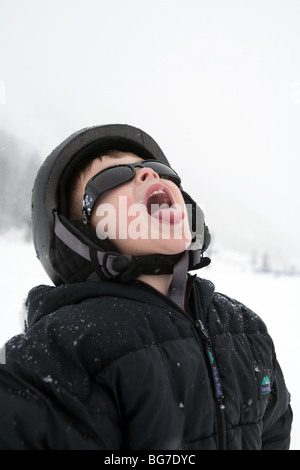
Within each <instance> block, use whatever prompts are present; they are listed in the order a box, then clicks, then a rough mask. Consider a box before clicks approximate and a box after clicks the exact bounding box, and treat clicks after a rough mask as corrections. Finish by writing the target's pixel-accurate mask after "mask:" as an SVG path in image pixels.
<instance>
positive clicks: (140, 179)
mask: <svg viewBox="0 0 300 470" xmlns="http://www.w3.org/2000/svg"><path fill="white" fill-rule="evenodd" d="M151 178H154V179H159V175H158V173H156V172H155V171H154V170H152V168H146V167H145V168H137V169H136V176H135V179H136V182H137V183H144V182H145V181H147V180H148V179H151Z"/></svg>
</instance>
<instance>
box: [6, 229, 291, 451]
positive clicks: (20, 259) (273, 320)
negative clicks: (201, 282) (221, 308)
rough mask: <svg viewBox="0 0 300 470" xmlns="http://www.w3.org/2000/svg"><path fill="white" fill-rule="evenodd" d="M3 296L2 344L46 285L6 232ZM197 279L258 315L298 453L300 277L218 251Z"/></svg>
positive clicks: (27, 247)
mask: <svg viewBox="0 0 300 470" xmlns="http://www.w3.org/2000/svg"><path fill="white" fill-rule="evenodd" d="M0 256H1V258H0V259H1V271H0V276H1V284H0V285H1V298H2V306H3V308H2V310H1V313H0V346H1V345H3V343H4V342H5V341H6V340H7V339H9V338H10V337H11V336H13V335H15V334H18V333H20V332H21V329H22V325H21V320H20V318H21V315H20V313H21V312H22V305H23V301H24V299H25V297H26V295H27V292H28V290H29V289H30V288H31V287H33V286H35V285H37V284H43V283H45V284H49V281H48V278H47V276H46V274H45V273H44V271H43V269H42V267H41V266H40V264H39V262H38V261H37V259H36V257H35V253H34V250H33V247H32V245H31V243H24V241H22V239H21V237H20V235H19V234H17V233H14V232H10V233H9V234H6V235H5V236H2V237H0ZM201 276H202V277H205V278H208V279H210V280H211V281H213V282H214V283H215V286H216V290H217V291H219V292H223V293H225V294H227V295H230V296H232V297H234V298H236V299H238V300H240V301H241V302H243V303H244V304H246V305H247V306H248V307H250V308H251V309H252V310H254V311H255V312H256V313H258V314H259V315H260V316H261V317H262V318H263V320H264V321H265V323H266V324H267V326H268V329H269V332H270V333H271V336H272V337H273V340H274V342H275V345H276V351H277V357H278V359H279V362H280V364H281V367H282V369H283V371H284V374H285V378H286V383H287V385H288V388H289V390H290V392H291V394H292V405H293V410H294V425H293V433H292V444H291V448H292V449H294V450H296V449H297V450H299V449H300V418H299V411H300V405H299V403H300V399H299V401H298V393H297V392H298V387H299V386H300V369H299V367H298V366H297V357H299V353H298V345H297V344H298V335H299V333H300V276H274V275H272V274H262V273H260V274H258V273H253V271H252V269H251V267H250V263H249V259H247V257H242V256H238V255H237V254H235V253H228V252H222V251H221V252H219V253H216V254H215V256H214V258H213V263H212V265H211V267H208V268H205V269H204V270H203V271H201Z"/></svg>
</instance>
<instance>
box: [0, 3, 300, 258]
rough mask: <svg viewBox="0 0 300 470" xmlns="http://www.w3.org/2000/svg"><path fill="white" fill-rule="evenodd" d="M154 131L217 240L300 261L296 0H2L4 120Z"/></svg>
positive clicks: (46, 147)
mask: <svg viewBox="0 0 300 470" xmlns="http://www.w3.org/2000/svg"><path fill="white" fill-rule="evenodd" d="M106 123H128V124H132V125H135V126H137V127H140V128H142V129H143V130H144V131H146V132H148V133H149V134H150V135H152V137H154V138H155V140H157V142H158V143H159V145H160V146H161V147H162V149H163V150H164V152H165V153H166V155H167V157H168V159H169V160H170V162H171V163H172V165H173V167H174V168H175V169H176V170H177V171H178V172H179V173H180V175H181V176H182V180H183V185H184V188H185V189H186V190H188V191H189V192H190V194H191V195H192V196H193V198H194V199H196V200H197V201H198V203H200V204H201V205H202V206H203V208H204V211H205V214H206V221H207V224H208V225H209V226H210V229H211V231H212V232H213V235H214V243H215V246H216V247H217V246H219V247H224V248H230V249H234V248H235V249H238V250H243V251H246V252H253V251H254V250H257V251H258V252H269V253H270V254H271V255H272V256H273V257H274V256H275V255H276V257H278V259H287V260H289V262H293V259H294V261H295V262H296V263H297V264H298V265H300V237H299V230H300V217H299V201H300V197H299V196H300V194H299V193H300V190H299V176H300V158H299V157H300V153H299V151H300V137H299V124H300V1H299V0H247V1H246V0H149V1H148V0H146V1H144V0H125V1H124V0H109V1H107V0H105V1H104V0H72V1H71V0H51V1H49V0H47V1H45V0H0V128H2V129H4V130H7V131H9V132H11V133H13V134H15V135H16V136H17V137H20V138H22V139H24V140H26V141H27V142H28V143H29V144H31V145H32V146H33V147H35V148H37V149H38V151H39V152H40V155H41V160H42V159H44V158H45V157H46V155H47V154H48V153H49V152H50V151H51V150H52V148H54V147H55V146H56V145H57V144H58V143H59V142H61V141H62V140H63V139H64V138H66V137H67V136H68V135H69V134H71V133H72V132H73V131H75V130H78V129H80V128H83V127H86V126H89V125H95V124H106Z"/></svg>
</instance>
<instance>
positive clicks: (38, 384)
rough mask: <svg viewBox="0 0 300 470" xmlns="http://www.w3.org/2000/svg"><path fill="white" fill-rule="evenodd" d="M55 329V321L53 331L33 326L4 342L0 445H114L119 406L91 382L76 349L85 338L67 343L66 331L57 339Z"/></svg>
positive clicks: (32, 447) (36, 447) (11, 447)
mask: <svg viewBox="0 0 300 470" xmlns="http://www.w3.org/2000/svg"><path fill="white" fill-rule="evenodd" d="M85 328H86V327H85ZM91 329H92V327H91ZM63 331H64V330H63ZM58 332H59V328H58V325H56V324H55V325H54V332H51V331H49V328H48V329H45V328H44V330H43V329H42V328H40V329H39V330H38V331H34V329H33V330H32V331H30V332H28V334H26V335H19V336H16V337H14V338H12V339H11V340H10V341H9V342H8V343H7V345H6V352H7V355H6V363H5V364H3V365H0V449H2V450H39V449H41V450H44V449H45V450H47V449H49V450H51V449H53V450H93V449H97V450H104V449H112V450H114V449H120V447H121V445H122V433H121V430H120V429H121V427H120V420H119V412H118V410H117V408H116V405H115V403H114V400H113V397H112V396H111V393H110V391H109V390H108V389H107V388H106V387H105V386H103V387H99V386H95V384H94V383H93V379H92V373H91V372H90V370H88V369H87V366H86V363H85V357H84V354H83V353H82V352H81V348H82V349H83V350H86V349H87V346H86V344H83V345H82V344H81V343H80V340H78V345H77V346H76V348H74V347H73V348H70V347H69V346H70V344H69V343H68V340H67V337H68V336H66V335H65V334H64V335H62V336H61V337H60V338H59V339H60V340H58V336H57V335H58ZM80 333H81V332H80ZM69 336H70V334H69ZM79 336H80V335H79ZM89 342H90V341H89ZM72 344H73V339H72ZM62 357H63V358H64V360H63V361H62V359H61V358H62ZM86 362H87V361H86ZM89 362H90V361H89Z"/></svg>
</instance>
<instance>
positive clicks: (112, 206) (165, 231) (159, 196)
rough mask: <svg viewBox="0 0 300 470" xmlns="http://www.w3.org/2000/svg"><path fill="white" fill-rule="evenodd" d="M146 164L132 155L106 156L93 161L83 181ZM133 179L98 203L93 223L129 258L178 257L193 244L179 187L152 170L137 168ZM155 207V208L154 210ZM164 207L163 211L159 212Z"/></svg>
mask: <svg viewBox="0 0 300 470" xmlns="http://www.w3.org/2000/svg"><path fill="white" fill-rule="evenodd" d="M139 161H142V159H141V158H139V157H137V156H136V155H134V154H132V153H125V154H124V156H122V157H121V158H117V159H116V158H110V157H109V156H107V157H106V156H104V157H102V158H101V160H100V159H96V160H94V161H93V162H92V165H91V167H90V169H89V172H88V173H87V174H86V175H85V177H84V180H83V181H82V184H83V188H82V193H83V192H84V187H85V185H86V183H87V182H88V180H89V179H90V178H91V177H92V176H94V175H95V174H96V173H99V171H102V170H104V169H105V168H108V167H111V166H115V165H120V164H126V163H136V162H139ZM135 170H136V173H135V176H134V178H133V179H132V180H130V181H128V182H126V183H123V184H122V185H120V186H118V187H116V188H114V189H111V190H109V191H107V192H106V193H105V194H103V195H102V196H100V198H99V199H98V200H97V201H96V204H95V207H94V209H93V211H92V214H91V217H90V224H91V226H92V227H93V228H94V229H95V230H96V232H97V235H98V236H99V237H101V238H106V237H108V238H109V239H110V240H111V241H112V242H113V243H114V244H115V245H116V246H117V248H118V250H119V251H120V253H122V254H127V255H135V256H141V255H149V254H154V253H160V254H177V253H180V252H182V251H185V250H186V249H187V248H188V246H189V245H190V243H191V233H190V229H189V223H188V216H187V211H186V206H185V203H184V200H183V197H182V194H181V191H180V190H179V188H178V186H177V185H176V184H175V183H173V182H172V181H170V180H167V179H163V178H160V177H159V175H158V174H157V173H155V172H154V171H153V170H152V169H150V168H146V167H145V168H136V169H135ZM151 205H152V207H151ZM159 208H160V209H159Z"/></svg>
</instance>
